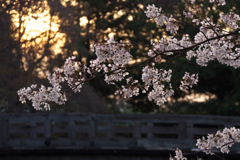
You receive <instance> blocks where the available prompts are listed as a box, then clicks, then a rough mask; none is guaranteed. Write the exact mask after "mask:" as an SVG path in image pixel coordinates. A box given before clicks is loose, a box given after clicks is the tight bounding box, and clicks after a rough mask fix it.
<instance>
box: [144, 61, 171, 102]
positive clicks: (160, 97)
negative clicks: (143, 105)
mask: <svg viewBox="0 0 240 160" xmlns="http://www.w3.org/2000/svg"><path fill="white" fill-rule="evenodd" d="M142 72H143V73H142V81H143V82H144V83H145V85H144V89H143V92H144V93H145V92H146V91H148V90H149V87H150V86H152V88H153V89H152V90H151V91H150V92H149V93H148V100H149V101H154V102H155V103H156V104H157V105H159V106H161V105H163V104H164V103H165V102H166V101H167V98H168V97H171V96H172V95H173V93H174V91H173V89H172V85H171V83H170V81H171V77H172V70H171V69H170V70H168V71H166V70H164V69H157V68H155V67H154V63H153V65H152V67H150V66H146V67H144V68H143V70H142ZM165 83H168V86H169V87H168V88H166V85H165Z"/></svg>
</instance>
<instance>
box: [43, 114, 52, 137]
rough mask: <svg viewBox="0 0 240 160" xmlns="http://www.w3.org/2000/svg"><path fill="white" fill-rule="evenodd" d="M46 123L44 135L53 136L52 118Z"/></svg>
mask: <svg viewBox="0 0 240 160" xmlns="http://www.w3.org/2000/svg"><path fill="white" fill-rule="evenodd" d="M44 125H45V126H44V127H45V133H44V137H45V138H51V136H52V120H51V119H48V118H47V119H46V121H45V123H44Z"/></svg>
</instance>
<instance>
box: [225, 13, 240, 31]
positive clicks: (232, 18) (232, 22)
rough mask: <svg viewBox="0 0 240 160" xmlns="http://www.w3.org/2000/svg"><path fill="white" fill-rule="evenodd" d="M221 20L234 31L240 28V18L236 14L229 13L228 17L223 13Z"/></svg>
mask: <svg viewBox="0 0 240 160" xmlns="http://www.w3.org/2000/svg"><path fill="white" fill-rule="evenodd" d="M220 18H221V20H222V21H223V22H224V23H226V24H227V25H228V26H229V27H231V28H232V29H237V28H238V27H239V26H238V24H237V22H238V21H239V20H240V17H239V15H237V14H235V13H234V12H229V14H228V15H224V14H223V13H220Z"/></svg>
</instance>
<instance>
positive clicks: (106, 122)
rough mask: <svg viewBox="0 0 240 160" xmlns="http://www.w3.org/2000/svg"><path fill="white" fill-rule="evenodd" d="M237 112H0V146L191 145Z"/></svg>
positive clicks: (236, 122)
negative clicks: (220, 114)
mask: <svg viewBox="0 0 240 160" xmlns="http://www.w3.org/2000/svg"><path fill="white" fill-rule="evenodd" d="M239 124H240V118H239V117H224V116H199V115H161V114H157V115H152V114H107V115H105V114H104V115H101V114H78V113H66V114H52V113H49V114H45V113H44V114H39V113H37V114H36V113H33V114H1V116H0V148H6V149H7V148H11V149H24V148H25V149H26V148H28V149H29V148H31V149H36V148H38V149H43V148H55V149H64V148H65V149H66V148H67V149H69V148H72V149H74V148H76V149H79V148H80V149H81V148H95V149H96V148H97V149H110V148H117V149H131V148H132V149H133V148H145V149H172V148H177V147H178V148H181V149H192V148H196V147H195V143H196V138H199V137H202V136H203V135H207V133H216V131H217V130H218V129H223V128H224V127H231V126H236V127H238V126H239Z"/></svg>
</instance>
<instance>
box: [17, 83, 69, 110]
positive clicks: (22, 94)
mask: <svg viewBox="0 0 240 160" xmlns="http://www.w3.org/2000/svg"><path fill="white" fill-rule="evenodd" d="M36 88H37V85H36V84H34V85H31V87H27V88H22V89H20V90H19V91H18V96H19V100H20V101H21V102H22V103H26V99H28V100H29V101H32V106H33V107H34V109H36V110H42V107H43V108H44V109H45V110H50V104H49V102H55V103H57V104H59V105H62V104H64V103H65V101H67V98H66V94H65V93H62V92H60V91H61V87H60V86H55V87H48V88H46V87H45V86H43V85H41V87H40V88H39V90H38V91H37V90H36Z"/></svg>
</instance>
